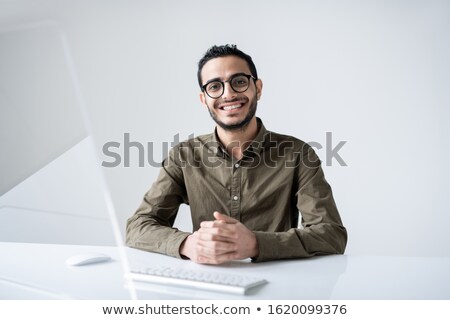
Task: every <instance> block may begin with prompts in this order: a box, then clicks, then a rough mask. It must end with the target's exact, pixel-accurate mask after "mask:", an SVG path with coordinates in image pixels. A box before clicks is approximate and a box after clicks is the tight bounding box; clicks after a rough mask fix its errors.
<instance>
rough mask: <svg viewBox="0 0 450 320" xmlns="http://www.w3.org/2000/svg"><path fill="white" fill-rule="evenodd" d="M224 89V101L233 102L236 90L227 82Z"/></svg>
mask: <svg viewBox="0 0 450 320" xmlns="http://www.w3.org/2000/svg"><path fill="white" fill-rule="evenodd" d="M223 85H224V87H223V95H222V99H224V100H231V99H233V98H234V97H236V95H237V92H236V91H234V89H233V88H232V87H231V84H230V83H229V82H225V83H224V84H223Z"/></svg>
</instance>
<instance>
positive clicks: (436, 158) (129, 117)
mask: <svg viewBox="0 0 450 320" xmlns="http://www.w3.org/2000/svg"><path fill="white" fill-rule="evenodd" d="M449 18H450V2H448V1H436V0H433V1H425V0H424V1H331V0H330V1H245V2H244V1H237V0H230V1H181V0H179V1H175V0H173V1H135V0H128V1H106V0H105V1H92V0H90V1H61V0H58V1H56V0H55V1H39V0H32V1H31V0H30V1H19V0H18V1H6V0H1V1H0V27H1V26H8V25H14V24H26V23H34V22H39V21H47V20H51V21H56V22H57V23H58V25H60V27H61V29H62V31H63V32H64V33H65V34H66V35H67V37H68V41H69V44H70V47H71V49H72V55H73V58H74V62H75V66H76V71H77V74H78V78H79V81H80V86H81V91H82V93H83V96H84V100H85V102H86V105H87V107H88V110H89V113H90V116H91V120H92V124H93V128H94V135H95V138H96V141H97V143H98V150H99V152H101V147H102V145H103V144H104V143H106V142H109V141H117V142H120V143H121V144H122V145H123V135H124V133H130V136H131V139H132V140H134V141H139V142H141V143H143V144H146V143H147V142H153V145H154V147H153V151H154V156H153V157H154V159H155V160H158V161H160V160H161V159H162V147H161V146H162V144H163V142H171V141H172V140H173V137H174V135H176V134H179V135H180V138H181V139H182V140H184V139H186V138H187V137H188V136H189V135H190V134H192V133H194V134H196V135H198V134H204V133H209V132H211V131H212V130H213V128H214V123H213V122H212V120H211V119H210V118H209V115H208V113H207V111H206V110H205V109H204V108H203V107H202V106H201V104H200V102H199V99H198V94H199V88H198V84H197V79H196V71H197V66H196V63H197V61H198V60H199V59H200V57H201V56H202V54H203V53H204V52H205V51H206V49H207V48H208V47H210V46H211V45H213V44H225V43H235V44H237V45H238V47H239V48H240V49H242V50H243V51H245V52H247V53H248V54H250V55H251V56H252V57H253V60H254V62H255V64H256V67H257V69H258V75H259V77H260V78H261V79H262V80H263V83H264V88H263V95H262V99H261V100H260V103H259V104H258V112H257V115H258V116H259V117H261V118H262V120H263V121H264V124H265V126H266V127H267V128H268V129H269V130H272V131H276V132H280V133H285V134H290V135H294V136H296V137H298V138H300V139H302V140H304V141H306V142H310V141H315V142H319V143H321V144H322V145H324V146H325V142H326V141H325V137H326V132H332V135H333V146H335V145H337V144H338V143H339V141H347V142H346V144H345V145H344V147H343V148H342V149H341V151H340V152H339V154H340V156H341V157H342V158H343V159H344V161H345V162H346V163H347V166H341V165H340V164H339V163H337V162H336V161H335V160H334V161H333V163H332V165H331V166H327V165H326V163H325V162H324V163H323V165H324V170H325V174H326V177H327V179H328V181H329V182H330V184H331V185H332V187H333V191H334V195H335V200H336V202H337V204H338V208H339V210H340V213H341V216H342V219H343V222H344V224H345V226H346V227H347V229H348V232H349V243H348V247H347V253H348V254H364V255H405V256H450V249H449V246H448V244H449V243H450V233H449V232H448V227H449V226H450V215H449V210H448V208H447V205H446V204H447V198H448V196H449V190H450V182H449V181H450V174H449V169H448V167H447V166H446V165H447V163H449V160H450V151H449V146H450V144H449V136H450V134H449V129H448V125H449V124H450V111H449V107H450V99H449V88H450V81H449V80H450V61H449V59H448V57H449V56H450V43H449V39H450V38H449V36H448V35H449V31H450V19H449ZM135 151H136V150H132V159H134V160H135V161H132V163H131V167H129V168H125V167H123V165H122V166H119V167H116V168H105V169H104V171H105V173H106V176H107V180H108V182H109V185H110V188H111V192H112V195H113V199H114V202H115V205H116V210H117V212H118V218H119V221H120V223H121V226H122V230H124V228H125V222H126V219H127V218H128V217H129V216H131V215H132V214H133V212H134V211H135V209H136V208H137V206H138V205H139V203H140V201H141V199H142V196H143V195H144V193H145V192H146V191H147V189H148V188H149V187H150V185H151V183H152V182H153V180H154V179H155V178H156V175H157V173H158V168H154V167H151V166H148V165H147V166H145V167H144V168H140V167H139V166H138V161H137V159H138V157H137V153H135ZM120 153H121V154H122V155H123V151H120ZM318 154H319V156H320V157H321V158H322V160H325V159H326V153H325V148H324V149H321V150H318ZM102 160H106V161H110V160H111V159H110V158H107V157H102ZM179 218H180V219H179V220H178V221H177V224H178V225H179V226H181V227H188V225H189V222H188V221H189V219H190V218H189V210H188V208H186V207H184V208H182V210H181V211H180V217H179Z"/></svg>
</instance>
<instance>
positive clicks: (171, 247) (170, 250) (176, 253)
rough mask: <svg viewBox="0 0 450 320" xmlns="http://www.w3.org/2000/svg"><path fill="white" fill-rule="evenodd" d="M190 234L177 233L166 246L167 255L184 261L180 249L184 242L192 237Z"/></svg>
mask: <svg viewBox="0 0 450 320" xmlns="http://www.w3.org/2000/svg"><path fill="white" fill-rule="evenodd" d="M190 235H191V234H190V233H189V232H181V231H180V232H177V233H176V234H175V235H173V236H172V237H171V238H170V239H169V240H168V241H167V246H166V254H167V255H169V256H172V257H176V258H180V259H183V257H182V256H181V255H180V247H181V244H182V243H183V241H184V240H185V239H186V238H187V237H188V236H190Z"/></svg>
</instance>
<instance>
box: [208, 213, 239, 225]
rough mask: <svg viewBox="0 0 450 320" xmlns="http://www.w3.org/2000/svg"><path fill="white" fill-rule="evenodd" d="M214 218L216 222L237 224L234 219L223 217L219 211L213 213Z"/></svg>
mask: <svg viewBox="0 0 450 320" xmlns="http://www.w3.org/2000/svg"><path fill="white" fill-rule="evenodd" d="M213 214H214V218H216V219H217V220H218V221H224V222H226V223H238V222H239V221H237V220H236V219H234V218H232V217H229V216H227V215H224V214H222V213H220V212H219V211H214V213H213Z"/></svg>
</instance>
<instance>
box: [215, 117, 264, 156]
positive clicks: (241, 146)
mask: <svg viewBox="0 0 450 320" xmlns="http://www.w3.org/2000/svg"><path fill="white" fill-rule="evenodd" d="M257 134H258V122H257V121H256V117H253V119H252V120H250V122H249V123H248V125H247V126H246V127H245V128H242V129H237V130H233V131H229V130H225V129H223V128H222V127H220V126H217V135H218V137H219V140H220V142H222V144H223V145H224V146H225V149H226V150H227V152H228V153H229V154H230V155H232V156H233V157H234V158H236V159H238V160H239V159H241V158H242V156H243V152H244V150H245V149H246V148H247V147H248V146H249V144H250V143H251V142H252V141H253V139H255V137H256V135H257Z"/></svg>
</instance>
